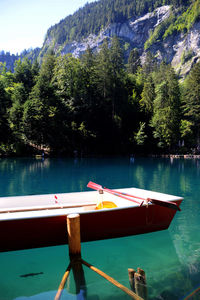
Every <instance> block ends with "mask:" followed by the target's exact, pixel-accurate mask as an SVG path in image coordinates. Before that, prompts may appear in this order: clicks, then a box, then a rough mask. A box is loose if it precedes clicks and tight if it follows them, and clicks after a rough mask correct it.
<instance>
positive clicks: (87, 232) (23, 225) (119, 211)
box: [0, 188, 183, 252]
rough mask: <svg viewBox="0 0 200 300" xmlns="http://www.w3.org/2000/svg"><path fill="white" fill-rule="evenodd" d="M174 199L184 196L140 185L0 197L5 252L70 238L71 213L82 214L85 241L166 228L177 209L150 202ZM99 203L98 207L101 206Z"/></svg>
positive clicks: (0, 230)
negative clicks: (140, 201) (126, 187)
mask: <svg viewBox="0 0 200 300" xmlns="http://www.w3.org/2000/svg"><path fill="white" fill-rule="evenodd" d="M116 193H119V194H120V195H134V197H136V199H137V198H138V199H139V198H141V197H142V198H144V199H148V200H149V199H154V200H155V201H157V200H159V201H162V202H165V203H168V202H169V201H170V202H169V203H172V205H173V203H174V204H175V205H176V206H177V208H178V209H179V206H180V204H181V202H182V200H183V198H181V197H176V196H172V195H167V194H162V193H157V192H152V191H147V190H141V189H136V188H128V189H119V190H116V191H115V193H112V192H111V193H107V191H104V193H99V192H98V191H89V192H88V191H86V192H78V193H65V194H56V195H55V194H47V195H31V196H17V197H1V198H0V251H1V252H2V251H11V250H20V249H29V248H38V247H45V246H52V245H61V244H66V243H67V230H66V215H68V214H72V213H79V214H80V224H81V241H82V242H84V241H93V240H100V239H107V238H115V237H123V236H128V235H135V234H142V233H147V232H153V231H158V230H163V229H167V228H168V227H169V225H170V223H171V221H172V219H173V217H174V215H175V213H176V210H175V209H172V208H170V207H166V206H163V205H162V206H160V205H157V204H155V203H154V202H150V201H143V202H142V205H141V203H138V202H137V201H134V202H132V201H131V200H130V199H129V198H128V197H127V196H122V197H121V196H119V197H116ZM97 208H98V209H97Z"/></svg>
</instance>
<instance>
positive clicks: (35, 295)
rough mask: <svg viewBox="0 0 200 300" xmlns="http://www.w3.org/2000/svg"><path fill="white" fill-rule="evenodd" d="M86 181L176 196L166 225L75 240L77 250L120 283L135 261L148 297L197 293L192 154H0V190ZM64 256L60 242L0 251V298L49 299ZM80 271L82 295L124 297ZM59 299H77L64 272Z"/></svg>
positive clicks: (199, 164) (46, 189)
mask: <svg viewBox="0 0 200 300" xmlns="http://www.w3.org/2000/svg"><path fill="white" fill-rule="evenodd" d="M90 180H92V181H94V182H97V183H99V184H102V185H103V186H106V187H109V188H126V187H137V188H143V189H147V190H154V191H158V192H163V193H168V194H173V195H177V196H183V197H184V201H183V203H182V205H181V208H182V211H181V212H177V214H176V216H175V218H174V220H173V222H172V224H171V226H170V228H169V229H168V230H165V231H161V232H156V233H150V234H144V235H138V236H131V237H125V238H120V239H110V240H104V241H97V242H90V243H83V244H82V257H83V258H84V259H85V260H86V261H88V262H89V263H91V264H94V265H95V266H96V267H98V268H99V269H101V270H103V271H104V272H106V273H107V274H109V275H110V276H112V277H114V278H115V279H116V280H118V281H119V282H120V283H122V284H124V285H126V286H127V287H129V282H128V272H127V269H128V268H134V269H137V267H141V268H143V269H144V270H145V272H146V275H147V283H148V294H149V299H152V300H153V299H155V300H158V299H188V298H186V297H187V296H188V295H192V292H193V291H195V290H196V293H195V294H194V296H193V298H190V299H200V293H199V290H198V287H199V286H200V234H199V228H200V218H199V211H200V199H199V195H200V184H199V182H200V160H183V159H174V160H170V159H147V158H144V159H142V158H135V159H134V160H133V159H132V160H130V159H129V158H99V159H92V158H90V159H75V160H74V159H57V158H56V159H44V160H42V159H29V158H24V159H11V158H7V159H0V196H15V195H16V196H17V195H29V194H47V193H63V192H77V191H84V190H87V188H86V186H87V183H88V181H90ZM91 226H92V224H91ZM13 234H14V233H13ZM0 242H1V241H0ZM68 263H69V259H68V246H67V245H66V246H57V247H49V248H41V249H32V250H24V251H15V252H7V253H0V266H1V267H0V300H11V299H17V300H25V299H28V300H43V299H49V300H51V299H54V297H55V294H56V291H57V289H58V286H59V283H60V281H61V278H62V275H63V273H64V272H65V269H66V267H67V265H68ZM84 272H85V279H86V283H87V299H90V300H97V299H103V300H104V299H111V298H113V299H122V300H124V299H129V297H128V296H127V295H126V294H124V293H123V292H122V291H120V290H118V289H117V288H116V287H114V286H112V285H111V284H110V283H108V282H106V281H105V280H104V279H103V278H101V277H99V275H97V274H96V273H94V272H92V271H91V270H89V269H87V268H86V267H84ZM78 298H79V299H82V298H80V297H78ZM61 299H63V300H64V299H77V296H76V295H75V286H74V281H73V275H72V273H71V275H70V278H69V280H68V282H67V285H66V289H65V290H64V293H63V295H62V298H61Z"/></svg>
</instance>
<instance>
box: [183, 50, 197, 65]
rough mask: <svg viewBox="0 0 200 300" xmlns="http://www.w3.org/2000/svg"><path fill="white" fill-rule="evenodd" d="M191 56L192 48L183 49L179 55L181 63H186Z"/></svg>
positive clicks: (192, 53) (192, 54)
mask: <svg viewBox="0 0 200 300" xmlns="http://www.w3.org/2000/svg"><path fill="white" fill-rule="evenodd" d="M193 56H194V52H193V51H192V49H190V50H188V51H183V54H182V55H181V64H184V63H186V62H187V61H189V60H190V59H191V58H192V57H193Z"/></svg>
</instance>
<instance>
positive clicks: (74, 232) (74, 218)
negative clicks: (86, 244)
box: [67, 214, 81, 261]
mask: <svg viewBox="0 0 200 300" xmlns="http://www.w3.org/2000/svg"><path fill="white" fill-rule="evenodd" d="M67 232H68V245H69V257H70V261H72V260H78V259H81V233H80V215H79V214H70V215H68V216H67Z"/></svg>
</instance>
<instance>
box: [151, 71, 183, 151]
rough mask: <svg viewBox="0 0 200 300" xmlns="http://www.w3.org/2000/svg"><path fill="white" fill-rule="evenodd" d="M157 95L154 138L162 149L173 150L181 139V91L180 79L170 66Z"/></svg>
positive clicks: (154, 105)
mask: <svg viewBox="0 0 200 300" xmlns="http://www.w3.org/2000/svg"><path fill="white" fill-rule="evenodd" d="M162 71H163V70H162ZM162 75H163V74H162ZM155 93H156V98H155V100H154V103H153V117H152V120H151V126H152V127H153V128H154V137H155V138H157V139H158V145H159V146H160V147H169V148H171V147H172V146H175V145H176V144H177V143H178V140H179V137H180V91H179V85H178V79H177V77H176V75H175V73H174V70H173V69H172V68H171V67H170V66H166V69H165V80H162V81H161V83H159V84H157V85H156V87H155Z"/></svg>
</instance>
